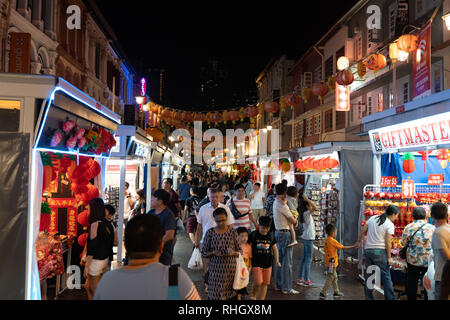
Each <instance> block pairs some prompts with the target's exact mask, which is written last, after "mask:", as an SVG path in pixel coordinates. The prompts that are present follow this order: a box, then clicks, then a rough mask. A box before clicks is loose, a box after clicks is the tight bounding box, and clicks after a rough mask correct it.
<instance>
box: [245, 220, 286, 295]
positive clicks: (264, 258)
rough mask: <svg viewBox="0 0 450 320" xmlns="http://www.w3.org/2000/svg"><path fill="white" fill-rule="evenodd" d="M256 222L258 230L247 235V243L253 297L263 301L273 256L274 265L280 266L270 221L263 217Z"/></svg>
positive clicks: (268, 282) (270, 273)
mask: <svg viewBox="0 0 450 320" xmlns="http://www.w3.org/2000/svg"><path fill="white" fill-rule="evenodd" d="M258 222H259V229H258V230H256V231H253V232H252V233H251V234H250V235H249V237H248V243H249V244H250V245H251V246H252V272H253V297H254V299H256V300H264V299H265V298H266V294H267V287H268V285H269V284H270V277H271V275H272V262H273V258H274V256H275V262H276V265H277V266H278V267H281V264H280V261H279V259H278V249H277V244H276V240H275V237H274V236H273V234H272V233H269V231H270V226H271V224H272V219H270V218H269V217H267V216H263V217H260V218H259V221H258Z"/></svg>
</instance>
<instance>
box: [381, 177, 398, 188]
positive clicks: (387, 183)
mask: <svg viewBox="0 0 450 320" xmlns="http://www.w3.org/2000/svg"><path fill="white" fill-rule="evenodd" d="M396 186H397V177H381V181H380V187H381V188H395V187H396Z"/></svg>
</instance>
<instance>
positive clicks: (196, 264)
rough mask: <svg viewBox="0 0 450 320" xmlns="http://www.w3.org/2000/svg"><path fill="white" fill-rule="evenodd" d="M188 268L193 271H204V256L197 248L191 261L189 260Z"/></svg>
mask: <svg viewBox="0 0 450 320" xmlns="http://www.w3.org/2000/svg"><path fill="white" fill-rule="evenodd" d="M188 268H189V269H191V270H202V269H203V261H202V254H201V253H200V250H198V248H195V249H194V251H193V252H192V256H191V259H189V263H188Z"/></svg>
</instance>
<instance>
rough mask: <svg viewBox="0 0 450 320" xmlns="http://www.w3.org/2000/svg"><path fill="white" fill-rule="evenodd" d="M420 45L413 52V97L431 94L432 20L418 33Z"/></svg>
mask: <svg viewBox="0 0 450 320" xmlns="http://www.w3.org/2000/svg"><path fill="white" fill-rule="evenodd" d="M417 36H418V38H419V47H418V48H417V50H416V51H414V52H413V97H414V99H416V98H421V97H425V96H428V95H430V94H431V22H429V23H428V24H427V25H426V26H425V27H424V28H423V29H422V30H421V31H420V32H419V34H418V35H417Z"/></svg>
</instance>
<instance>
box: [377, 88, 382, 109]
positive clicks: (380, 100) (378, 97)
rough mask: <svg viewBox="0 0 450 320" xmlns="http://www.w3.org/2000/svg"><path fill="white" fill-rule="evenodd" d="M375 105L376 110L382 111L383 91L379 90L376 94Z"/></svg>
mask: <svg viewBox="0 0 450 320" xmlns="http://www.w3.org/2000/svg"><path fill="white" fill-rule="evenodd" d="M377 106H378V112H381V111H383V93H382V92H380V93H378V95H377Z"/></svg>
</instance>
